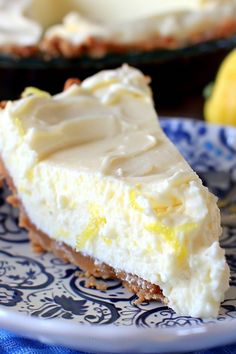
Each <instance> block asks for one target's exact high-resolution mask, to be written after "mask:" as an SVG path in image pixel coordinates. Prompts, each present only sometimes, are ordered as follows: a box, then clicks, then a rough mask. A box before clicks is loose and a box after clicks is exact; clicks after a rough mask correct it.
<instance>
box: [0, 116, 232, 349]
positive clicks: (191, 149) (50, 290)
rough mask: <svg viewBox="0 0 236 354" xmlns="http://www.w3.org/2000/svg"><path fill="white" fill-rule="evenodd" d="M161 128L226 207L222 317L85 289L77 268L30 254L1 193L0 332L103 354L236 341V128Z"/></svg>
mask: <svg viewBox="0 0 236 354" xmlns="http://www.w3.org/2000/svg"><path fill="white" fill-rule="evenodd" d="M161 125H162V127H163V129H164V131H165V133H166V134H167V135H168V136H169V138H170V139H171V140H172V141H173V142H174V143H175V144H176V145H177V147H178V148H179V150H180V151H181V153H182V154H183V155H184V156H185V158H186V159H187V160H188V161H189V163H190V164H191V165H192V167H193V168H194V169H195V170H196V171H197V172H198V173H199V174H200V176H201V177H202V179H203V182H204V183H205V184H207V185H208V186H209V188H210V189H211V190H212V191H213V192H214V193H215V194H217V195H218V196H219V198H220V201H221V202H222V215H224V216H225V220H226V221H227V222H226V223H225V226H224V228H223V235H222V238H221V244H222V246H223V247H224V248H225V250H226V257H227V261H228V264H229V266H230V268H231V283H230V285H231V287H230V289H229V291H228V292H227V294H226V299H225V301H224V302H223V303H222V306H221V310H220V315H219V316H218V318H216V319H212V318H210V319H201V318H193V317H189V316H177V315H176V314H175V313H174V311H173V310H172V309H170V308H168V307H167V306H165V305H163V304H161V303H157V302H153V303H142V304H140V305H134V301H135V299H136V297H135V295H133V294H131V293H129V292H128V291H127V290H125V289H124V288H123V287H122V286H121V284H120V282H119V281H107V287H108V289H107V290H106V291H99V290H95V289H87V288H86V287H85V280H84V279H83V278H78V277H76V275H75V272H76V270H78V269H77V268H76V267H74V266H72V265H70V264H66V263H64V262H62V261H61V260H59V259H57V258H56V257H54V256H53V255H52V254H49V253H43V254H34V253H33V252H32V250H31V248H30V245H29V242H28V238H27V233H26V232H25V231H24V230H22V229H20V228H19V226H18V219H17V212H16V210H14V209H12V207H11V206H9V205H7V204H6V203H5V201H4V194H5V192H6V191H4V190H2V191H1V194H0V305H1V306H0V325H2V327H5V328H8V329H10V330H13V331H15V332H17V333H19V334H23V335H26V336H29V337H32V338H37V339H40V340H43V341H46V342H52V343H61V344H65V345H68V346H71V347H75V348H77V349H81V350H89V351H93V350H97V351H102V352H106V351H111V346H112V350H113V352H126V353H127V352H132V351H133V352H135V350H137V349H139V350H140V352H149V353H150V352H158V351H170V350H172V351H177V350H190V349H191V350H193V349H200V348H201V346H203V345H204V346H205V347H206V346H212V345H216V344H224V342H229V341H232V340H236V334H234V333H236V223H235V219H236V216H235V218H234V213H235V211H236V187H235V186H236V129H234V128H230V127H222V126H214V125H212V126H208V125H206V124H205V123H203V122H197V121H194V120H183V119H177V118H176V119H166V120H162V121H161ZM228 216H230V218H228V219H227V217H228ZM222 220H224V218H222ZM45 319H46V320H47V321H45ZM82 324H83V326H80V325H82ZM91 325H93V327H91ZM102 325H106V326H102ZM226 329H227V333H226V334H227V335H226V334H225V333H224V331H226ZM218 332H219V333H220V335H219V334H218V335H217V333H218ZM60 333H61V335H60ZM223 334H224V336H223ZM199 336H201V341H199V339H198V337H199ZM108 337H109V340H108ZM183 337H184V338H183ZM120 338H122V341H121V340H120ZM181 338H182V339H185V340H184V341H183V340H182V341H181ZM86 339H87V341H86ZM92 339H93V341H92ZM89 340H90V341H89Z"/></svg>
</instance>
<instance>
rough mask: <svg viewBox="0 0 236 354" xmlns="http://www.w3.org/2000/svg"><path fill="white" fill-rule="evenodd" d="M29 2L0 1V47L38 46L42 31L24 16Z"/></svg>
mask: <svg viewBox="0 0 236 354" xmlns="http://www.w3.org/2000/svg"><path fill="white" fill-rule="evenodd" d="M29 4H30V0H0V46H8V45H19V46H31V45H36V44H38V42H39V40H40V38H41V34H42V29H41V26H40V25H39V24H37V23H36V22H35V21H32V20H30V19H29V18H27V17H26V16H24V11H25V9H26V8H27V6H28V5H29Z"/></svg>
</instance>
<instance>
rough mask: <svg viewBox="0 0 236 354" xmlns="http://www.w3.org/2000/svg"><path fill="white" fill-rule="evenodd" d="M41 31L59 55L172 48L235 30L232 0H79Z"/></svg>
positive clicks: (45, 42) (235, 9) (46, 47)
mask: <svg viewBox="0 0 236 354" xmlns="http://www.w3.org/2000/svg"><path fill="white" fill-rule="evenodd" d="M73 9H74V11H73V12H70V13H69V14H67V15H66V16H65V17H64V20H63V23H62V24H59V25H56V26H52V27H51V28H49V29H48V30H47V31H46V34H45V37H44V40H43V44H42V48H43V49H44V50H46V51H47V52H49V53H51V54H53V55H58V54H63V55H65V56H69V57H70V56H78V55H80V54H82V53H89V54H91V55H94V56H102V55H104V54H105V53H106V52H108V51H118V52H123V51H127V50H141V51H142V50H151V49H155V48H176V47H181V46H184V45H188V44H191V43H196V42H201V41H204V40H209V39H213V38H219V37H224V36H227V35H230V34H232V33H234V32H235V31H236V1H235V0H205V1H204V0H165V1H161V0H149V1H143V0H138V1H137V0H129V1H126V0H120V1H116V0H111V1H105V0H98V1H96V2H94V1H93V0H80V1H74V2H73V6H71V10H73Z"/></svg>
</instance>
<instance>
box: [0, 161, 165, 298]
mask: <svg viewBox="0 0 236 354" xmlns="http://www.w3.org/2000/svg"><path fill="white" fill-rule="evenodd" d="M0 174H1V176H2V178H3V179H4V180H5V181H6V183H7V185H8V187H9V189H10V190H11V192H12V195H11V196H9V197H8V198H7V202H8V203H9V204H11V205H12V206H14V207H16V208H18V209H19V225H20V226H21V227H24V228H25V229H27V230H28V235H29V239H30V241H31V245H32V248H33V250H34V252H44V251H49V252H52V253H53V254H54V255H55V256H56V257H58V258H60V259H62V260H63V261H66V262H69V263H72V264H74V265H76V266H78V267H79V268H80V269H82V270H83V271H84V273H83V275H84V276H86V277H87V281H86V284H87V286H88V287H91V286H94V287H96V288H97V289H100V290H105V286H104V285H101V284H99V283H98V284H97V282H96V279H94V277H95V278H102V279H119V280H121V281H122V284H123V285H124V286H125V287H126V288H127V289H128V290H129V291H130V292H133V293H134V294H136V295H137V296H138V300H137V301H136V302H135V303H141V302H143V301H150V300H160V301H162V302H166V299H165V298H164V296H163V294H162V291H161V289H160V287H159V286H158V285H155V284H152V283H150V282H148V281H146V280H144V279H142V278H140V277H138V276H137V275H135V274H130V273H126V272H124V271H122V270H118V269H114V268H112V267H110V266H109V265H107V264H105V263H102V262H99V261H98V260H96V259H94V258H92V257H89V256H86V255H83V254H82V253H81V252H76V251H75V250H73V249H72V248H71V247H69V246H67V245H66V244H65V243H63V242H59V241H56V240H54V239H52V238H50V237H49V236H48V235H46V234H45V233H43V232H42V231H41V230H39V229H38V228H37V227H36V226H35V225H34V224H33V223H32V222H31V221H30V219H29V218H28V216H27V214H26V212H25V210H24V206H23V205H22V203H21V200H20V199H19V198H18V196H17V190H16V187H15V186H14V183H13V180H12V178H11V176H10V175H9V173H8V172H7V170H6V168H5V166H4V163H3V161H2V160H1V159H0Z"/></svg>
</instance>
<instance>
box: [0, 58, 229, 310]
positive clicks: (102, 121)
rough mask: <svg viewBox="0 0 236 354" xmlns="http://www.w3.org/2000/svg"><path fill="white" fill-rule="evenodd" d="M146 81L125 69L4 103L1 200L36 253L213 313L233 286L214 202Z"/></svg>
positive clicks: (177, 306)
mask: <svg viewBox="0 0 236 354" xmlns="http://www.w3.org/2000/svg"><path fill="white" fill-rule="evenodd" d="M148 82H149V79H148V78H147V77H145V76H143V75H142V73H141V72H140V71H138V70H136V69H134V68H131V67H128V66H127V65H124V66H122V67H121V68H119V69H117V70H109V71H102V72H100V73H98V74H96V75H94V76H92V77H90V78H88V79H86V80H84V81H83V82H82V83H79V82H78V81H75V82H73V80H72V82H69V83H68V82H67V85H66V88H65V90H64V92H62V93H60V94H58V95H55V96H51V95H50V94H49V93H46V92H42V91H40V90H38V89H35V88H28V89H26V90H25V92H24V93H23V95H22V98H21V99H19V100H18V101H14V102H8V103H7V104H6V105H5V107H2V109H1V110H0V115H1V117H0V154H1V161H2V165H1V172H2V174H3V176H4V177H5V179H6V180H7V183H8V185H9V187H10V188H11V190H12V192H13V196H11V197H10V198H9V199H8V200H9V201H10V202H11V203H13V204H14V205H17V206H19V208H20V223H21V225H22V226H24V227H26V228H27V229H28V230H29V236H30V239H31V240H32V242H33V245H34V246H35V247H36V248H37V249H38V250H49V251H52V252H54V253H55V254H56V255H57V256H59V257H61V258H63V259H65V260H68V261H69V262H71V263H74V264H76V265H78V266H79V267H81V268H82V269H83V270H84V271H86V272H87V275H93V276H95V277H98V276H99V277H100V276H101V277H103V278H119V279H121V280H122V281H123V282H124V284H125V285H126V286H127V287H128V288H129V289H130V290H131V291H133V292H134V293H136V294H137V295H138V296H139V297H140V299H141V300H152V299H154V300H157V299H161V300H163V301H165V302H166V303H167V304H168V305H169V306H170V307H172V308H173V309H174V310H175V311H176V312H177V313H179V314H184V315H192V316H204V317H207V316H216V315H217V313H218V311H219V305H220V302H221V301H222V300H223V297H224V293H225V291H226V290H227V288H228V286H229V268H228V266H227V264H226V261H225V256H224V251H223V250H222V249H221V248H220V246H219V242H218V241H219V236H220V233H221V227H220V214H219V210H218V207H217V204H216V198H215V197H214V196H213V195H212V194H211V193H209V191H208V190H207V188H205V187H203V185H202V182H201V180H200V179H199V177H198V176H197V175H196V173H195V172H194V171H193V170H192V169H191V168H190V166H189V165H188V164H187V162H186V161H185V160H184V159H183V157H182V156H181V155H180V153H179V152H178V151H177V149H176V148H175V147H174V145H173V144H172V143H171V142H170V141H169V140H168V139H167V137H166V136H165V134H164V133H163V131H162V130H161V128H160V126H159V123H158V120H157V115H156V113H155V110H154V106H153V101H152V94H151V91H150V88H149V86H148ZM3 106H4V105H3Z"/></svg>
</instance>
